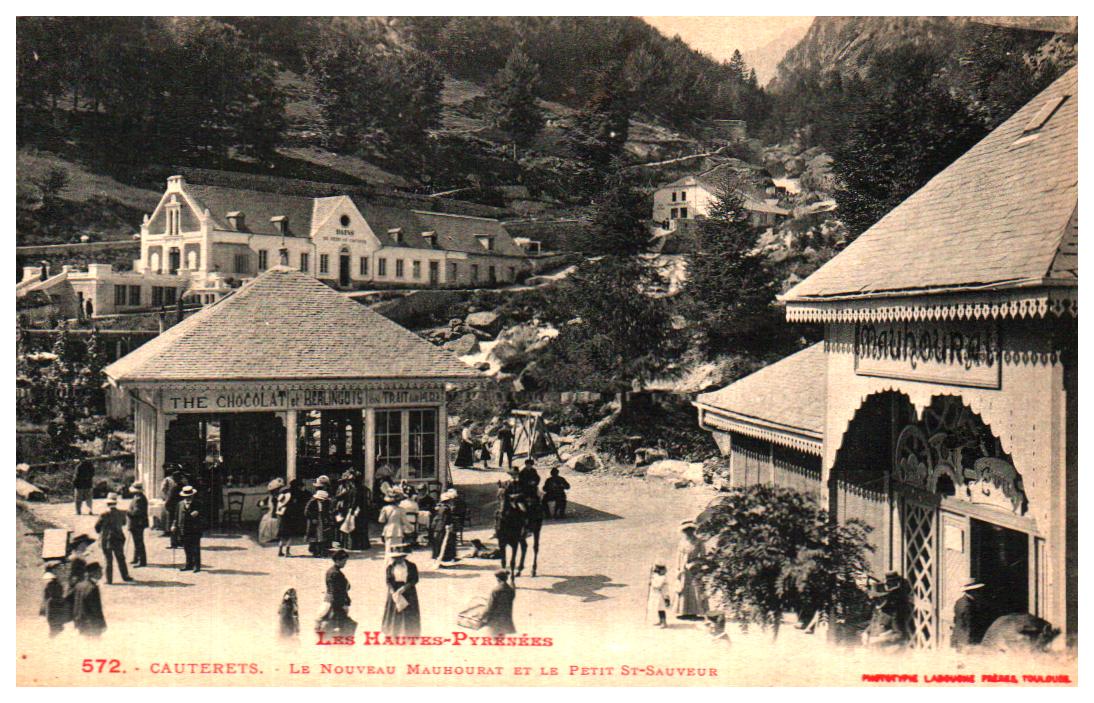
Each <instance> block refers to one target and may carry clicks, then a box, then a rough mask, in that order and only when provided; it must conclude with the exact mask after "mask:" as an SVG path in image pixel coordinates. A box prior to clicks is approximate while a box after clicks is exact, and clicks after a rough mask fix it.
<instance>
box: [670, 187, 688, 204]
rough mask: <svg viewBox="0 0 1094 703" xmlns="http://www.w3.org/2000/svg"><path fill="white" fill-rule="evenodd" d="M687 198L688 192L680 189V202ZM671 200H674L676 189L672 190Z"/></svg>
mask: <svg viewBox="0 0 1094 703" xmlns="http://www.w3.org/2000/svg"><path fill="white" fill-rule="evenodd" d="M687 199H688V192H687V191H686V190H682V191H680V202H684V201H686V200H687ZM672 202H674V203H675V202H676V191H675V190H674V191H672Z"/></svg>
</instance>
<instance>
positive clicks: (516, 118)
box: [486, 47, 543, 147]
mask: <svg viewBox="0 0 1094 703" xmlns="http://www.w3.org/2000/svg"><path fill="white" fill-rule="evenodd" d="M538 88H539V66H537V65H536V64H535V63H533V62H532V60H531V59H529V58H528V55H527V54H525V53H524V52H523V51H521V50H520V48H519V47H518V48H514V49H513V53H511V54H510V55H509V59H508V60H507V61H506V62H505V66H503V67H502V69H501V70H500V71H498V72H497V74H496V75H495V76H494V79H493V80H492V81H490V85H489V86H488V88H487V90H486V98H487V100H488V101H489V109H490V115H491V117H492V118H493V120H494V124H495V125H496V126H497V127H498V128H499V129H501V130H502V131H503V132H505V133H506V134H508V135H509V138H510V139H511V140H512V141H513V144H514V145H516V146H519V147H523V146H527V145H528V143H529V142H531V141H532V139H533V138H535V136H536V135H537V134H539V132H540V130H542V129H543V111H542V110H541V109H540V108H539V105H538V104H537V103H536V91H537V89H538Z"/></svg>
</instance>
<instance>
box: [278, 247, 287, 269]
mask: <svg viewBox="0 0 1094 703" xmlns="http://www.w3.org/2000/svg"><path fill="white" fill-rule="evenodd" d="M277 254H278V257H279V259H280V264H281V265H282V266H288V265H289V250H288V249H287V248H285V247H281V248H280V249H278V250H277Z"/></svg>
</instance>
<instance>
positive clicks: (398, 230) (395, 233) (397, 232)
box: [387, 227, 403, 244]
mask: <svg viewBox="0 0 1094 703" xmlns="http://www.w3.org/2000/svg"><path fill="white" fill-rule="evenodd" d="M387 233H388V234H389V235H391V241H393V242H395V243H396V244H402V243H403V228H402V227H392V228H391V229H389V230H388V231H387Z"/></svg>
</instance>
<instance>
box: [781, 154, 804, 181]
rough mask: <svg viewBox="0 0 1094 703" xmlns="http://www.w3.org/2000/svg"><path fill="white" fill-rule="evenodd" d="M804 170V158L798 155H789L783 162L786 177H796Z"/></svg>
mask: <svg viewBox="0 0 1094 703" xmlns="http://www.w3.org/2000/svg"><path fill="white" fill-rule="evenodd" d="M804 170H805V160H804V159H802V158H801V157H800V156H791V157H790V158H789V159H787V160H786V161H784V162H783V172H784V173H785V174H786V176H787V178H797V177H798V176H800V175H801V174H802V171H804Z"/></svg>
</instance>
